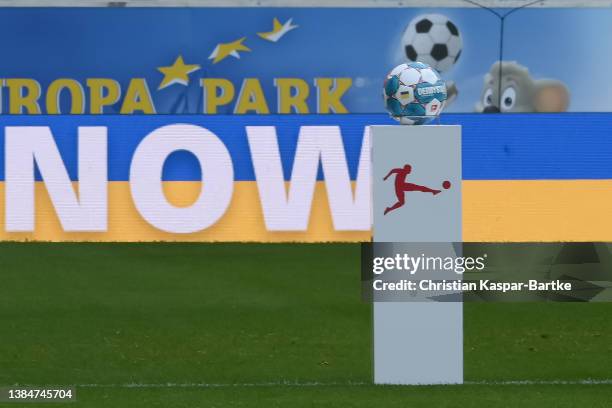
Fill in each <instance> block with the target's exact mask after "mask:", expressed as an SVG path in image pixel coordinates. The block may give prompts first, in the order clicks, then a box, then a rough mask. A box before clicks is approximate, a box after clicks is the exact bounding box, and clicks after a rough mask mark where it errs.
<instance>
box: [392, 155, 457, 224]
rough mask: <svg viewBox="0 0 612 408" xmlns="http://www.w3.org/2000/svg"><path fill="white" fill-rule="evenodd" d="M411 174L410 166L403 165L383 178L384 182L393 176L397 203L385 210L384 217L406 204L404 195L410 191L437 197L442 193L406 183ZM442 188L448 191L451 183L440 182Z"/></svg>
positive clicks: (446, 181)
mask: <svg viewBox="0 0 612 408" xmlns="http://www.w3.org/2000/svg"><path fill="white" fill-rule="evenodd" d="M411 172H412V166H410V165H409V164H405V165H404V167H401V168H400V167H398V168H394V169H391V171H389V173H388V174H387V175H386V176H385V178H384V179H383V181H384V180H387V179H388V178H389V177H390V176H391V175H392V174H395V196H396V197H397V202H396V203H395V204H393V205H392V206H391V207H387V208H385V213H384V215H387V213H389V212H391V211H393V210H396V209H398V208H400V207H402V206H403V205H404V204H405V203H406V198H405V197H404V194H405V193H407V192H410V191H420V192H421V193H431V194H433V195H438V194H440V193H441V192H442V190H434V189H432V188H429V187H425V186H421V185H419V184H414V183H408V182H407V181H406V177H407V176H408V175H409V174H410V173H411ZM442 188H443V189H445V190H448V189H449V188H451V183H450V181H448V180H445V181H444V182H442Z"/></svg>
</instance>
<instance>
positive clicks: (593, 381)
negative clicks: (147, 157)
mask: <svg viewBox="0 0 612 408" xmlns="http://www.w3.org/2000/svg"><path fill="white" fill-rule="evenodd" d="M60 385H61V386H67V385H66V384H54V385H53V386H60ZM69 385H70V386H72V387H76V388H232V387H234V388H235V387H279V386H282V387H334V386H351V387H355V386H370V385H375V386H376V387H431V386H434V387H435V386H449V387H453V388H457V387H462V385H460V384H433V385H431V384H426V385H402V386H394V385H376V384H374V383H371V382H360V381H346V382H318V381H304V382H295V381H270V382H260V383H171V382H169V383H119V384H96V383H90V384H69ZM463 385H612V378H583V379H574V380H482V381H464V383H463ZM11 386H23V387H25V386H29V385H28V384H12V385H11Z"/></svg>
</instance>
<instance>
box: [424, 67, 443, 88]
mask: <svg viewBox="0 0 612 408" xmlns="http://www.w3.org/2000/svg"><path fill="white" fill-rule="evenodd" d="M421 78H422V79H423V81H425V82H429V83H430V84H435V83H436V82H438V80H439V79H440V77H439V76H438V74H436V73H435V72H434V71H433V70H432V69H430V68H425V69H422V70H421Z"/></svg>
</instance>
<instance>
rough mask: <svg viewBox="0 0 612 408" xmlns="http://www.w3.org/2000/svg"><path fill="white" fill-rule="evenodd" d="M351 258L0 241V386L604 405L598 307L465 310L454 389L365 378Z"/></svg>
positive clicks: (606, 320) (119, 399)
mask: <svg viewBox="0 0 612 408" xmlns="http://www.w3.org/2000/svg"><path fill="white" fill-rule="evenodd" d="M359 259H360V252H359V246H358V245H356V244H316V245H315V244H300V245H297V244H287V245H285V244H282V245H281V244H159V243H156V244H42V243H36V244H34V243H29V244H17V243H3V244H0V323H1V326H0V327H1V329H0V385H12V384H31V385H72V384H74V385H76V386H77V398H78V402H76V403H74V404H66V406H70V407H77V406H78V407H80V406H82V407H154V406H160V407H226V406H236V407H311V406H331V407H343V408H344V407H377V406H380V407H412V406H415V407H422V406H432V407H436V408H442V407H495V406H500V407H521V408H526V407H548V406H554V407H609V406H610V404H611V401H612V380H611V379H612V304H582V303H580V304H578V303H555V304H553V303H548V304H544V303H540V304H536V303H528V304H476V303H473V304H466V305H465V377H466V380H467V381H468V382H469V383H468V384H467V385H463V386H421V387H389V386H374V385H372V384H371V382H372V379H371V372H372V369H371V366H372V356H371V350H372V339H371V306H370V305H368V304H365V303H362V302H361V300H360V281H359V278H360V273H359ZM581 382H582V383H581ZM0 405H1V404H0ZM18 405H19V404H15V403H11V404H5V405H4V406H8V407H15V406H18ZM24 406H28V407H31V406H35V405H33V404H27V405H24ZM52 406H61V405H58V404H53V405H52Z"/></svg>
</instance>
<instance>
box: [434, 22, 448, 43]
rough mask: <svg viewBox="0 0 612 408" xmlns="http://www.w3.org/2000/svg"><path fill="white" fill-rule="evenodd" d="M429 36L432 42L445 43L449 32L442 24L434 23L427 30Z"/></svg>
mask: <svg viewBox="0 0 612 408" xmlns="http://www.w3.org/2000/svg"><path fill="white" fill-rule="evenodd" d="M429 36H430V37H431V39H432V40H433V42H434V44H446V43H447V42H448V41H449V40H450V38H451V32H450V31H449V30H448V27H446V25H443V24H436V25H434V26H433V27H431V30H429Z"/></svg>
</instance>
